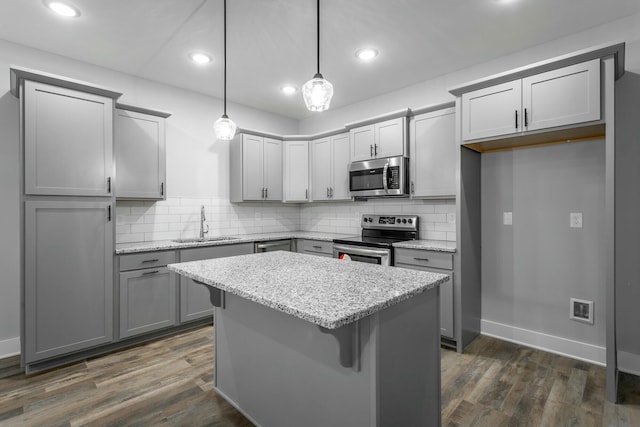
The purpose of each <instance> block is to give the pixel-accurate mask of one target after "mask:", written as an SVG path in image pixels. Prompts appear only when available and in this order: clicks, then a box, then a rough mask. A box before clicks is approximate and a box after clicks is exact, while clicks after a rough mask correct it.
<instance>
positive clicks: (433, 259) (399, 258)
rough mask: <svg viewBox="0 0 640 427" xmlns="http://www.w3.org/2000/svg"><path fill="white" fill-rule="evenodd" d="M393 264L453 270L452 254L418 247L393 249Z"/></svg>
mask: <svg viewBox="0 0 640 427" xmlns="http://www.w3.org/2000/svg"><path fill="white" fill-rule="evenodd" d="M394 255H395V264H396V265H398V264H406V265H411V266H419V267H431V268H442V269H445V270H453V254H451V253H447V252H436V251H424V250H420V249H403V248H396V249H394Z"/></svg>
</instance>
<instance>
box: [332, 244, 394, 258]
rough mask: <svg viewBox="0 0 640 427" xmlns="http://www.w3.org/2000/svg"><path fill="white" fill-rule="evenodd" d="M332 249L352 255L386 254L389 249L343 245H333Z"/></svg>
mask: <svg viewBox="0 0 640 427" xmlns="http://www.w3.org/2000/svg"><path fill="white" fill-rule="evenodd" d="M333 250H334V251H339V252H344V253H347V254H353V255H362V256H381V257H383V256H388V255H389V251H387V250H384V249H382V250H377V249H370V248H360V247H357V246H344V245H333Z"/></svg>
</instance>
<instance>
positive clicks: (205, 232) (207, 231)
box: [203, 224, 209, 234]
mask: <svg viewBox="0 0 640 427" xmlns="http://www.w3.org/2000/svg"><path fill="white" fill-rule="evenodd" d="M206 226H207V230H206V231H203V233H204V234H207V233H209V224H206Z"/></svg>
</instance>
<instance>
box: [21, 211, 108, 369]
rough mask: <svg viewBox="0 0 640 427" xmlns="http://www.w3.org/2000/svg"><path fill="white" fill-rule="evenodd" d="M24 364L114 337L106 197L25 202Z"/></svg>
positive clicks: (77, 349)
mask: <svg viewBox="0 0 640 427" xmlns="http://www.w3.org/2000/svg"><path fill="white" fill-rule="evenodd" d="M24 208H25V212H24V214H25V217H24V218H25V233H24V237H25V242H24V250H25V258H24V312H23V313H24V336H23V340H24V342H23V346H24V363H25V364H26V365H27V366H29V364H32V363H34V362H37V361H41V360H44V359H49V358H52V357H56V356H60V355H63V354H66V353H70V352H74V351H79V350H83V349H87V348H90V347H94V346H97V345H101V344H106V343H109V342H111V341H112V340H113V227H112V222H111V220H110V217H111V212H110V211H111V203H109V202H107V201H86V202H83V201H68V200H64V201H62V200H60V201H58V200H56V201H45V200H38V201H32V200H27V201H25V205H24Z"/></svg>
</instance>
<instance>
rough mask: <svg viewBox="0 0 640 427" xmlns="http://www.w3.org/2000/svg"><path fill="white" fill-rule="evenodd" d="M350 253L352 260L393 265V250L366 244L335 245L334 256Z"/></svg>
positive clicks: (338, 256)
mask: <svg viewBox="0 0 640 427" xmlns="http://www.w3.org/2000/svg"><path fill="white" fill-rule="evenodd" d="M341 255H349V258H351V260H352V261H358V262H368V263H370V264H379V265H391V250H390V249H378V248H368V247H365V246H351V245H337V244H334V245H333V257H334V258H340V256H341Z"/></svg>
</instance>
